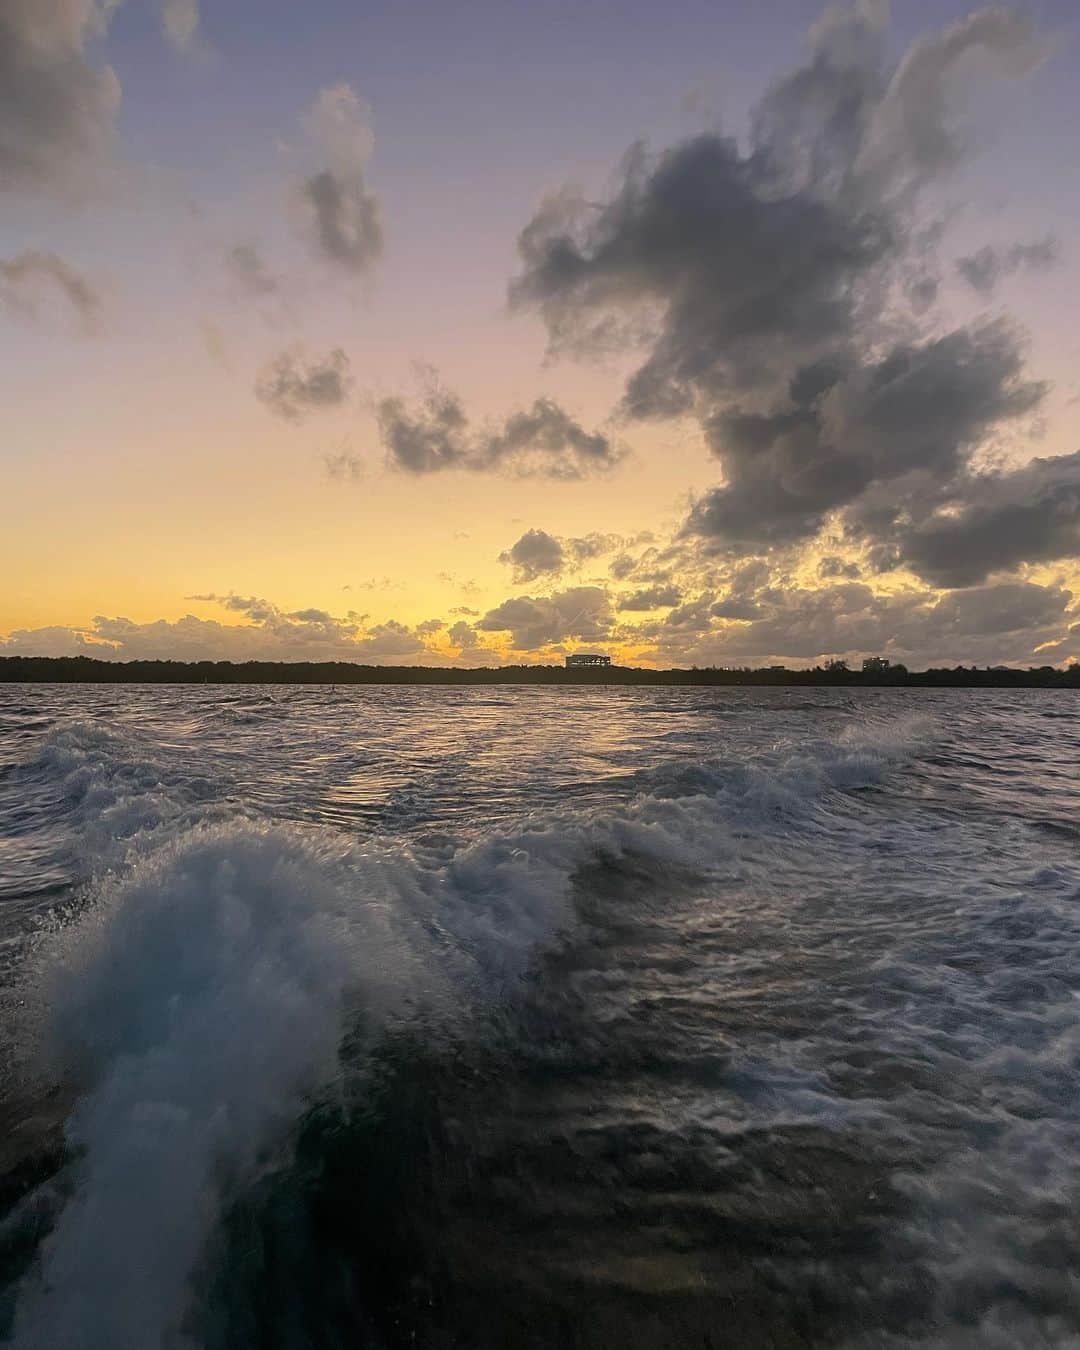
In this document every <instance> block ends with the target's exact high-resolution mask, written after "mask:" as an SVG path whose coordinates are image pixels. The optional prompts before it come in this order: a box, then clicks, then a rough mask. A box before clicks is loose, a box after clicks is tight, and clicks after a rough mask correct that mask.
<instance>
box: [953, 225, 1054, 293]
mask: <svg viewBox="0 0 1080 1350" xmlns="http://www.w3.org/2000/svg"><path fill="white" fill-rule="evenodd" d="M1059 256H1060V249H1059V247H1058V242H1057V240H1056V239H1054V238H1053V237H1052V236H1050V235H1047V236H1046V238H1045V239H1035V240H1032V241H1031V242H1030V243H1027V244H1013V245H1012V246H1011V247H1010V248H1007V249H998V248H994V247H993V246H992V245H990V244H987V245H985V246H984V247H983V248H981V249H979V250H978V252H977V253H971V254H968V256H967V257H964V258H957V260H956V270H957V271H958V272H959V273H960V275H961V276H962V277H963V278H964V280H965V281H966V282H967V284H968V285H969V286H970V287H971V288H972V290H974V291H978V292H979V294H980V295H985V296H989V295H992V294H993V292H994V290H995V288H996V287H997V284H998V282H999V281H1001V280H1002V278H1004V277H1009V276H1012V275H1013V274H1014V273H1015V272H1045V271H1046V270H1047V269H1048V268H1050V267H1053V265H1054V264H1055V263H1056V262H1057V260H1058V257H1059Z"/></svg>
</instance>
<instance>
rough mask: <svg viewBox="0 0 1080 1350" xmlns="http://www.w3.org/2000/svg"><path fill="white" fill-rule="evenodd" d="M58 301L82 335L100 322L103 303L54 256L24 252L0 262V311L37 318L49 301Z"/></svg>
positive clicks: (74, 271) (73, 270)
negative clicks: (75, 322) (74, 321)
mask: <svg viewBox="0 0 1080 1350" xmlns="http://www.w3.org/2000/svg"><path fill="white" fill-rule="evenodd" d="M56 298H59V299H60V300H62V301H63V302H64V304H65V305H66V306H67V307H68V309H69V310H70V311H71V313H72V314H73V315H74V316H75V318H76V319H77V320H78V323H79V326H80V327H81V328H82V329H83V331H84V332H93V331H94V330H95V329H96V328H97V327H98V324H99V322H100V319H101V313H102V308H103V306H102V299H101V295H100V293H99V292H98V290H97V288H96V287H95V286H94V285H93V283H92V282H90V281H89V280H88V279H87V278H86V277H85V276H84V275H83V274H82V273H81V272H80V271H78V270H77V269H76V268H74V267H72V265H71V264H70V263H69V262H66V261H65V260H64V259H63V258H61V257H59V256H58V255H57V254H55V253H47V252H43V251H41V250H40V249H26V250H25V251H24V252H22V253H19V254H17V255H16V256H15V257H13V258H5V259H2V260H0V307H2V308H4V309H5V310H8V311H9V312H11V313H13V314H20V315H24V316H26V317H29V318H36V317H37V316H38V314H39V313H40V312H41V310H42V309H43V307H45V306H46V305H48V303H49V301H50V300H52V299H56Z"/></svg>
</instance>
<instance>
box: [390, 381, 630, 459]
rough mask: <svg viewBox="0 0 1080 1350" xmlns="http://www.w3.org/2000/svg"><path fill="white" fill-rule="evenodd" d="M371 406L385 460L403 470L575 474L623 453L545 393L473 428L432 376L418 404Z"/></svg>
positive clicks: (455, 400)
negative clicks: (528, 405)
mask: <svg viewBox="0 0 1080 1350" xmlns="http://www.w3.org/2000/svg"><path fill="white" fill-rule="evenodd" d="M375 412H376V416H377V418H378V424H379V434H380V437H381V440H382V443H383V446H384V448H385V450H386V455H387V460H388V462H389V463H390V464H391V465H392V466H393V467H395V468H398V469H403V470H404V471H405V472H406V473H414V474H427V473H438V472H440V471H441V470H443V469H468V470H471V471H473V472H493V471H503V472H506V473H512V474H517V475H520V476H543V477H547V478H563V479H575V478H583V477H586V476H587V475H589V474H593V473H598V472H604V471H607V470H609V469H612V468H614V467H615V465H616V464H618V463H619V461H620V459H621V458H622V457H623V452H622V450H621V449H620V448H619V447H618V446H616V445H614V444H613V443H612V441H610V440H609V439H608V437H606V436H604V435H603V434H601V433H600V432H588V431H586V430H585V428H584V427H582V426H581V424H580V423H579V422H578V421H576V420H575V419H574V418H573V417H572V416H571V415H570V414H569V413H568V412H566V411H565V409H563V408H562V407H560V406H559V404H558V403H556V402H555V401H554V399H550V398H539V399H537V400H536V401H535V402H534V403H533V405H532V407H531V408H528V409H525V410H523V411H520V412H515V413H511V415H510V416H509V417H507V418H506V420H505V421H504V422H503V423H502V424H501V425H499V426H496V427H489V428H485V429H474V428H473V427H471V425H470V422H469V418H468V415H467V414H466V412H465V408H464V405H463V404H462V401H461V399H460V398H459V397H458V396H457V395H456V394H454V393H452V392H450V391H449V390H447V389H444V388H443V387H442V386H441V385H440V384H439V383H438V382H437V380H435V379H434V377H433V376H432V377H431V378H430V379H429V380H428V382H427V388H426V389H425V391H424V393H423V395H422V397H421V399H420V401H419V403H417V404H414V405H412V406H410V405H409V404H407V403H406V401H405V400H404V399H402V398H400V397H391V398H384V399H381V400H380V401H379V402H378V404H377V405H376V409H375Z"/></svg>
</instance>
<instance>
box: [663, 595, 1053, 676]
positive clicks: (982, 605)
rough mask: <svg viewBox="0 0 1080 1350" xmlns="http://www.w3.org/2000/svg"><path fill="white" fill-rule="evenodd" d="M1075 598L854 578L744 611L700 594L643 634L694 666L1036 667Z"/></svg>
mask: <svg viewBox="0 0 1080 1350" xmlns="http://www.w3.org/2000/svg"><path fill="white" fill-rule="evenodd" d="M1071 600H1072V596H1071V594H1070V592H1069V591H1067V590H1064V589H1062V588H1060V587H1058V586H1053V585H1051V586H1040V585H1036V584H1035V583H1033V582H1005V583H1001V584H998V585H989V586H977V587H970V588H965V589H961V590H955V591H952V592H949V593H948V594H946V595H941V594H938V593H936V592H933V591H928V590H914V589H913V590H908V591H902V592H900V593H898V594H889V595H886V594H879V593H877V592H875V591H874V590H872V589H871V587H869V586H867V585H864V584H862V583H859V582H841V583H838V584H836V585H833V586H826V587H822V588H820V589H817V590H809V589H802V588H798V587H796V588H788V587H785V588H772V587H770V588H766V589H764V590H763V591H760V592H759V593H758V594H757V595H756V597H755V598H754V599H753V600H750V601H748V602H746V606H745V610H744V613H743V614H741V615H740V614H738V613H736V612H735V610H736V606H735V605H734V604H732V603H731V602H725V601H714V600H712V599H711V597H710V596H708V595H705V596H702V597H700V598H699V599H698V600H696V601H694V602H691V603H689V604H687V605H686V606H683V607H682V608H681V609H679V610H673V611H672V612H671V613H670V614H669V615H668V616H667V618H666V619H665V620H662V621H661V622H659V623H655V624H653V625H651V627H649V628H647V629H643V630H642V631H643V635H644V634H645V633H646V632H647V633H648V634H649V635H650V636H651V637H652V638H653V640H654V641H655V644H656V645H655V647H654V649H653V650H654V652H655V653H656V655H657V656H658V657H660V658H661V659H666V660H678V661H683V662H686V661H694V662H696V663H698V664H720V665H739V664H743V663H746V662H749V663H754V664H767V663H770V662H772V661H782V662H787V663H791V664H806V663H811V662H817V661H821V660H823V659H825V658H827V657H831V656H840V657H845V658H856V659H857V658H859V657H861V656H864V655H872V654H883V655H887V656H889V657H890V658H891V659H893V660H902V661H905V662H908V663H914V664H918V665H923V664H938V665H941V664H944V665H956V664H961V663H963V664H972V663H975V664H989V663H997V662H999V661H1013V662H1019V663H1023V664H1028V663H1035V664H1041V663H1042V661H1043V659H1044V658H1043V657H1041V656H1040V655H1039V652H1040V650H1041V649H1042V648H1044V647H1045V646H1046V644H1047V643H1051V642H1059V643H1060V642H1062V641H1065V642H1066V643H1067V641H1068V628H1069V625H1068V619H1069V612H1070V603H1071ZM735 620H738V621H735ZM1065 656H1066V653H1065V652H1064V649H1063V650H1062V656H1061V659H1065Z"/></svg>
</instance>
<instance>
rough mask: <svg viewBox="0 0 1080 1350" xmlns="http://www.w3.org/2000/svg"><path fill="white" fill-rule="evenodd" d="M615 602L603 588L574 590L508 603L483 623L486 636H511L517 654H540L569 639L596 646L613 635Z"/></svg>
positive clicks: (488, 615)
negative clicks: (612, 608) (543, 649)
mask: <svg viewBox="0 0 1080 1350" xmlns="http://www.w3.org/2000/svg"><path fill="white" fill-rule="evenodd" d="M613 622H614V616H613V614H612V610H611V598H610V596H609V595H608V593H607V591H606V590H604V588H603V587H600V586H572V587H570V588H569V589H567V590H564V591H556V592H555V593H554V594H553V595H550V596H531V595H523V596H518V597H516V598H514V599H511V600H504V601H503V603H502V604H501V605H498V606H496V607H495V608H494V609H491V610H488V612H487V613H486V614H485V615H484V616H483V618H481V619H479V620H478V621H477V623H476V628H477V629H478V630H480V631H481V632H484V633H503V632H505V633H509V635H510V645H511V646H512V647H513V648H514V649H515V650H517V651H536V650H538V649H539V648H541V647H547V646H550V645H551V644H552V643H557V642H562V641H564V640H565V639H567V638H581V639H582V640H583V641H586V642H595V641H599V640H602V639H604V638H607V637H609V636H610V634H611V630H612V626H613Z"/></svg>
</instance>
